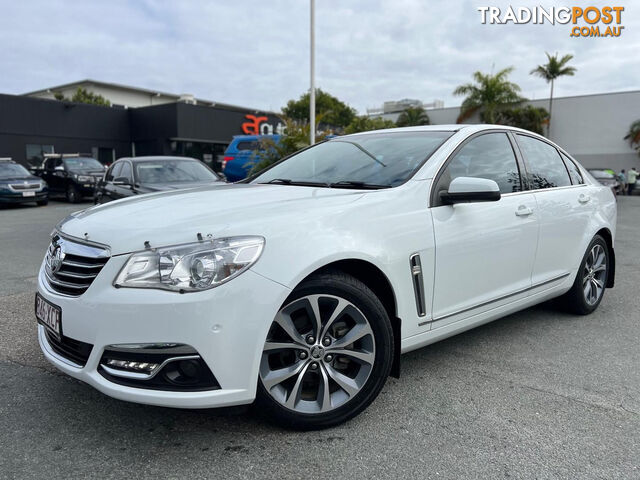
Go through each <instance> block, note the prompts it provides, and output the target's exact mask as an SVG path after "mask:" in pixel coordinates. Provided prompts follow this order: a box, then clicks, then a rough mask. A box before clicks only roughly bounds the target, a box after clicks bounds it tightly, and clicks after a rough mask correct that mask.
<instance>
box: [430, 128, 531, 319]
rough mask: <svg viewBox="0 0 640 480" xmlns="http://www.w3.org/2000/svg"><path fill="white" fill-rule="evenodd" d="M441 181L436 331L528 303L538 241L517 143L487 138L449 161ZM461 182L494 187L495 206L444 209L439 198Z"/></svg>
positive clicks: (435, 201) (502, 136)
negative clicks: (521, 300)
mask: <svg viewBox="0 0 640 480" xmlns="http://www.w3.org/2000/svg"><path fill="white" fill-rule="evenodd" d="M447 162H448V163H446V164H445V166H444V168H443V169H442V170H441V172H440V173H439V174H438V176H437V177H436V179H435V182H436V183H435V186H434V189H435V190H434V194H435V195H433V196H432V205H433V207H432V217H433V229H434V234H435V245H436V268H435V282H434V285H435V286H434V293H433V304H432V305H433V306H432V309H433V310H432V314H433V322H434V324H433V327H432V328H440V327H442V326H445V325H448V324H450V323H454V322H456V321H459V320H462V319H465V318H468V317H471V316H473V315H475V314H478V313H482V312H484V311H486V310H490V309H492V308H495V307H497V306H499V305H501V304H504V303H508V302H511V301H514V300H516V299H517V297H516V295H526V291H527V289H529V288H530V286H531V270H532V267H533V262H534V259H535V253H536V245H537V240H538V216H537V212H536V201H535V198H534V195H533V194H532V193H530V192H526V191H523V184H522V181H521V175H520V170H521V168H520V165H519V162H518V160H517V157H516V154H515V150H514V145H513V143H512V139H511V138H510V137H509V136H508V135H507V134H506V133H505V132H501V131H496V132H489V133H486V132H482V133H481V134H477V135H475V136H473V137H471V138H470V139H469V140H467V141H466V142H465V143H464V144H463V145H461V147H459V148H458V149H457V151H456V152H454V153H453V155H452V156H451V157H450V159H449V160H448V161H447ZM456 177H479V178H488V179H491V180H495V181H496V183H498V186H499V187H500V192H501V199H500V200H499V201H495V202H479V203H459V204H455V205H443V204H441V202H440V201H439V197H438V192H439V191H441V190H446V189H447V188H448V186H449V183H450V182H451V180H453V179H454V178H456Z"/></svg>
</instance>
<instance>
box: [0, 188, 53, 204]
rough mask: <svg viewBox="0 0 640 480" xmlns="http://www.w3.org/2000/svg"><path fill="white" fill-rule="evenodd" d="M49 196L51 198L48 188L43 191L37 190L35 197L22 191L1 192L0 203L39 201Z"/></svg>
mask: <svg viewBox="0 0 640 480" xmlns="http://www.w3.org/2000/svg"><path fill="white" fill-rule="evenodd" d="M47 198H49V193H48V192H47V191H46V190H45V191H41V192H35V196H33V197H25V196H23V195H22V192H18V193H14V192H3V193H0V203H30V202H39V201H41V200H46V199H47Z"/></svg>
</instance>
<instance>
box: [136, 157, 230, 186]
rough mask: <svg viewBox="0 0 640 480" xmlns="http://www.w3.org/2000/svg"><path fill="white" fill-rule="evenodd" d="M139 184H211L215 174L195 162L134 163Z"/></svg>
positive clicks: (161, 161) (215, 178) (215, 177)
mask: <svg viewBox="0 0 640 480" xmlns="http://www.w3.org/2000/svg"><path fill="white" fill-rule="evenodd" d="M135 168H136V177H137V178H138V182H139V183H187V182H213V181H215V180H218V177H217V176H216V174H215V173H213V172H212V171H211V170H209V169H208V168H207V167H206V166H205V165H204V164H202V163H200V162H199V161H197V160H158V161H153V162H150V161H145V162H138V163H136V167H135Z"/></svg>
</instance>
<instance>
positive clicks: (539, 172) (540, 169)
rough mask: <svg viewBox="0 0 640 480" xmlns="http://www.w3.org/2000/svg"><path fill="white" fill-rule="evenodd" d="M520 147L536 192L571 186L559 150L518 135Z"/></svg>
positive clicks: (532, 186) (531, 138)
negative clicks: (543, 189) (542, 189)
mask: <svg viewBox="0 0 640 480" xmlns="http://www.w3.org/2000/svg"><path fill="white" fill-rule="evenodd" d="M517 137H518V145H520V149H521V150H522V153H523V155H524V158H525V160H526V162H527V168H528V170H529V182H530V184H531V188H533V189H534V190H537V189H541V188H554V187H566V186H568V185H571V180H570V179H569V173H568V172H567V169H566V168H565V166H564V162H563V161H562V158H560V154H559V153H558V150H556V149H555V148H554V147H552V146H551V145H549V144H548V143H546V142H542V141H540V140H538V139H535V138H533V137H529V136H527V135H520V134H518V135H517Z"/></svg>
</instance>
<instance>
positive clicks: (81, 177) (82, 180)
mask: <svg viewBox="0 0 640 480" xmlns="http://www.w3.org/2000/svg"><path fill="white" fill-rule="evenodd" d="M76 178H77V179H78V181H79V182H80V183H93V177H90V176H89V175H77V176H76Z"/></svg>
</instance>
